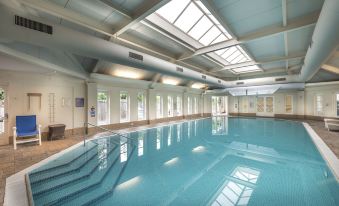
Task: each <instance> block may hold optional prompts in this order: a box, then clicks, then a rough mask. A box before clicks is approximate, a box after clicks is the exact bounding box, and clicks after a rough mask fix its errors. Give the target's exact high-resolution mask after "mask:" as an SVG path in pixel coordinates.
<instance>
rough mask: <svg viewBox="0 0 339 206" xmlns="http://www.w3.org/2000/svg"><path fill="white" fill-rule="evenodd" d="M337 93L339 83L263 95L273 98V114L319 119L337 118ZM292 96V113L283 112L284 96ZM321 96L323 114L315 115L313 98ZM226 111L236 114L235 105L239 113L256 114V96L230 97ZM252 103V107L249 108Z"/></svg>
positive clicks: (308, 85) (307, 86)
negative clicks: (319, 117)
mask: <svg viewBox="0 0 339 206" xmlns="http://www.w3.org/2000/svg"><path fill="white" fill-rule="evenodd" d="M337 93H339V82H332V83H313V84H306V85H305V89H304V91H278V92H276V93H275V94H274V95H263V96H273V97H274V114H293V115H309V116H321V117H337V114H336V109H337V108H336V94H337ZM286 95H292V96H293V112H292V113H286V111H285V96H286ZM316 95H321V96H323V99H324V102H323V104H324V110H323V114H316V113H315V96H316ZM228 99H229V102H228V109H229V112H231V113H237V112H238V109H237V108H235V104H239V105H238V106H239V113H256V112H257V105H256V96H239V97H233V96H230V97H229V98H228ZM250 101H252V102H254V104H253V107H250V106H249V103H250Z"/></svg>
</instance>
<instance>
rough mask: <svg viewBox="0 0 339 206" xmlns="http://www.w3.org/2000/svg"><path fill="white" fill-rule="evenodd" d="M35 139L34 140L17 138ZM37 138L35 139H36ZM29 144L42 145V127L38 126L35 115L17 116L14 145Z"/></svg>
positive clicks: (14, 128) (15, 146)
mask: <svg viewBox="0 0 339 206" xmlns="http://www.w3.org/2000/svg"><path fill="white" fill-rule="evenodd" d="M18 137H19V138H20V137H33V138H20V139H17V138H18ZM34 137H35V138H34ZM27 142H38V143H39V145H41V125H37V124H36V116H35V115H27V116H16V127H13V145H14V149H16V148H17V144H22V143H27Z"/></svg>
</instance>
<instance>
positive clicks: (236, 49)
mask: <svg viewBox="0 0 339 206" xmlns="http://www.w3.org/2000/svg"><path fill="white" fill-rule="evenodd" d="M230 48H232V47H230ZM236 51H238V48H235V51H234V52H236ZM234 52H232V53H231V54H230V55H228V56H227V57H222V58H224V59H225V60H226V59H227V58H228V57H230V56H231V55H232V54H234ZM226 61H227V60H226ZM227 62H228V61H227Z"/></svg>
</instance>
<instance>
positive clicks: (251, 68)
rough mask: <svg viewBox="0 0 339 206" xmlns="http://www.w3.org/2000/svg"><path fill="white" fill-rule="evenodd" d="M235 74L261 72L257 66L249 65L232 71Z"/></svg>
mask: <svg viewBox="0 0 339 206" xmlns="http://www.w3.org/2000/svg"><path fill="white" fill-rule="evenodd" d="M232 70H233V71H234V72H236V73H247V72H257V71H262V69H260V68H259V67H258V66H257V65H251V66H247V67H239V68H235V69H232Z"/></svg>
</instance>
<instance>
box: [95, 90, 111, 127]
mask: <svg viewBox="0 0 339 206" xmlns="http://www.w3.org/2000/svg"><path fill="white" fill-rule="evenodd" d="M99 93H105V94H106V97H107V100H106V107H107V111H106V113H107V114H106V118H107V119H106V120H105V121H99V116H100V114H101V111H100V109H99V99H98V97H99V96H98V95H99ZM97 108H98V111H97V124H98V125H107V124H110V116H111V115H110V95H109V91H107V90H101V89H100V90H98V91H97Z"/></svg>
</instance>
